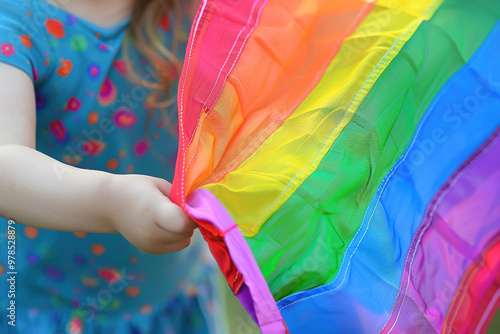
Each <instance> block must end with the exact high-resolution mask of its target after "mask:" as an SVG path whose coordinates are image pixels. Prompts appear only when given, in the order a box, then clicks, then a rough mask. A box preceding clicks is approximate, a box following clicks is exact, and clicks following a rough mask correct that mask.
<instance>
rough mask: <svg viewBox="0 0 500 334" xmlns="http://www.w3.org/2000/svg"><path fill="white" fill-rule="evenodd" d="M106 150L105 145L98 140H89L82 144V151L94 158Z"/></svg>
mask: <svg viewBox="0 0 500 334" xmlns="http://www.w3.org/2000/svg"><path fill="white" fill-rule="evenodd" d="M105 148H106V144H105V143H104V142H102V141H99V140H89V141H85V142H83V143H82V150H83V151H84V152H85V153H87V154H88V155H90V156H91V157H96V156H98V155H99V154H101V152H102V151H103V150H104V149H105Z"/></svg>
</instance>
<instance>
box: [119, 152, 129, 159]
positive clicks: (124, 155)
mask: <svg viewBox="0 0 500 334" xmlns="http://www.w3.org/2000/svg"><path fill="white" fill-rule="evenodd" d="M118 155H119V156H120V158H122V159H123V158H125V157H126V156H127V151H125V150H120V152H118Z"/></svg>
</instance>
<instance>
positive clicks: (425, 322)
mask: <svg viewBox="0 0 500 334" xmlns="http://www.w3.org/2000/svg"><path fill="white" fill-rule="evenodd" d="M498 135H499V131H498V130H497V131H496V132H495V134H494V135H493V136H492V137H491V138H490V139H489V140H488V142H487V143H485V144H484V145H483V146H482V147H481V148H480V149H479V150H478V151H477V152H476V153H475V154H474V155H473V156H471V157H470V158H469V160H468V161H466V162H465V163H464V164H463V165H462V166H461V167H460V168H459V169H458V170H457V171H456V172H455V173H454V174H453V175H452V177H451V178H450V179H449V180H448V182H446V184H445V185H444V186H443V187H442V188H441V190H440V191H439V192H438V193H437V195H436V197H435V198H434V199H433V201H432V202H431V203H430V205H429V206H428V208H427V211H426V215H425V218H424V221H423V222H422V224H421V226H420V228H419V229H418V231H417V233H416V234H415V237H414V239H413V241H412V244H411V247H410V250H409V252H408V257H407V259H406V263H405V268H404V272H403V277H402V283H401V287H400V294H399V295H398V298H397V300H396V303H395V307H394V309H393V313H392V314H391V317H390V318H389V321H388V322H387V324H386V326H385V327H384V330H383V331H382V333H402V332H408V331H414V332H415V333H416V332H422V331H429V330H431V328H432V329H433V330H434V331H436V332H441V330H442V328H443V323H444V320H445V317H446V314H447V312H448V308H449V307H450V304H451V302H452V299H453V296H454V294H455V291H456V290H457V289H458V288H459V283H460V281H461V279H462V276H463V275H464V273H465V271H466V270H467V268H468V267H469V266H470V265H471V264H472V263H473V261H474V260H476V258H477V256H479V255H480V254H481V250H482V249H484V247H485V246H486V244H487V243H488V242H489V241H491V240H492V239H493V238H494V237H495V235H497V234H499V233H500V207H499V206H498V203H500V168H499V167H500V166H499V163H498V157H499V156H500V138H499V137H498ZM450 231H452V232H453V233H450ZM424 262H425V265H424ZM420 314H424V316H423V317H421V316H419V315H420Z"/></svg>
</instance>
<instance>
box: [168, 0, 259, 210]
mask: <svg viewBox="0 0 500 334" xmlns="http://www.w3.org/2000/svg"><path fill="white" fill-rule="evenodd" d="M266 3H267V0H254V1H234V0H203V2H202V5H201V6H200V8H199V9H198V13H197V15H196V18H195V20H194V22H193V27H192V29H191V33H190V37H189V42H188V49H187V57H186V61H185V62H184V68H183V70H182V74H181V79H180V86H179V94H178V95H179V136H180V147H179V154H178V157H177V166H176V170H180V171H181V173H182V175H180V177H176V178H175V179H174V184H173V189H174V192H173V193H172V194H171V197H172V200H173V201H174V202H175V203H179V204H181V206H183V207H184V205H185V200H184V198H185V194H184V190H185V184H184V181H185V175H184V173H185V169H186V168H185V167H186V156H185V154H186V152H185V151H186V148H187V147H189V145H190V144H191V141H192V140H193V135H194V132H195V130H196V127H197V126H198V122H199V120H200V116H201V114H202V111H203V109H204V107H207V106H211V107H212V106H213V105H214V104H215V102H216V99H217V98H218V96H219V94H220V92H221V91H222V88H223V86H224V83H225V80H226V78H227V77H228V76H229V74H230V73H231V71H232V69H233V68H234V65H235V63H236V61H237V60H238V58H239V56H240V53H241V50H242V49H243V46H244V45H245V44H246V42H247V40H248V37H249V36H250V34H251V33H252V32H253V30H254V29H255V26H256V25H257V23H258V20H259V17H260V13H261V12H262V9H263V8H264V6H265V4H266ZM200 43H201V44H200ZM235 50H238V52H235ZM200 55H203V57H201V56H200ZM188 111H189V112H188ZM208 111H209V110H208ZM179 182H180V183H181V184H178V183H179Z"/></svg>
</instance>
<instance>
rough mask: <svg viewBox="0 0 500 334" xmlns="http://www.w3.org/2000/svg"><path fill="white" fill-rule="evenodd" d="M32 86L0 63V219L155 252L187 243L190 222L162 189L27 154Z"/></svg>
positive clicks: (31, 147)
mask: <svg viewBox="0 0 500 334" xmlns="http://www.w3.org/2000/svg"><path fill="white" fill-rule="evenodd" d="M34 96H35V94H34V88H33V83H32V81H31V80H30V78H29V76H28V75H26V74H25V73H24V72H23V71H21V70H19V69H17V68H15V67H12V66H10V65H6V64H3V63H0V216H3V217H5V218H8V219H13V220H15V221H17V222H19V223H22V224H25V225H30V226H35V227H39V228H46V229H53V230H64V231H81V232H98V233H117V232H119V233H122V234H123V235H124V236H125V238H127V239H128V240H129V241H130V242H131V243H132V244H134V245H135V246H136V247H137V248H139V249H141V250H143V251H146V252H149V253H153V254H163V253H166V252H171V251H178V250H181V249H183V248H185V247H186V246H187V245H189V240H190V237H191V235H192V233H193V229H194V228H195V225H194V223H193V222H192V221H191V220H190V219H189V218H188V217H187V216H186V215H185V214H184V213H183V212H182V210H181V209H180V208H179V207H178V206H177V205H175V204H173V203H172V202H171V201H170V200H169V199H168V193H169V192H170V184H169V183H168V182H166V181H164V180H161V179H157V178H153V177H148V176H141V175H113V174H110V173H105V172H101V171H94V170H84V169H79V168H75V167H72V166H68V165H66V164H63V163H61V162H59V161H57V160H55V159H52V158H50V157H48V156H46V155H44V154H42V153H40V152H38V151H36V150H35V130H36V109H35V97H34Z"/></svg>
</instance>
